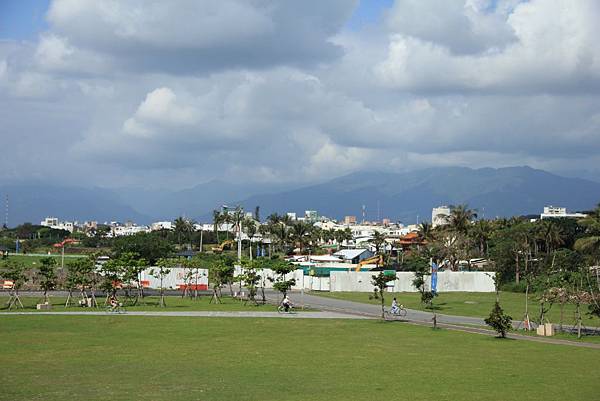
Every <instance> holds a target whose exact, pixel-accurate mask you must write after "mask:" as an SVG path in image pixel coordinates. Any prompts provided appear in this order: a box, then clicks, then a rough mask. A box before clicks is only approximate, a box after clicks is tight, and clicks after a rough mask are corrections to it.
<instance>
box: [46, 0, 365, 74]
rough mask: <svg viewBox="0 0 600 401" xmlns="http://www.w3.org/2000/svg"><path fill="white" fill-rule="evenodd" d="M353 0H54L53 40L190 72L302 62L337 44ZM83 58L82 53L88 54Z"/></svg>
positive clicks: (116, 60) (326, 55)
mask: <svg viewBox="0 0 600 401" xmlns="http://www.w3.org/2000/svg"><path fill="white" fill-rule="evenodd" d="M356 4H357V1H355V0H334V1H325V2H324V1H318V0H310V1H301V2H295V1H283V2H279V1H269V0H253V1H247V0H223V1H216V2H215V1H210V0H206V1H197V0H180V1H177V2H175V3H173V2H165V1H160V0H153V1H139V0H134V1H128V2H126V3H123V2H121V1H116V0H114V1H113V0H111V1H103V2H96V1H87V0H86V1H73V0H57V1H55V2H53V4H52V6H51V8H50V11H49V13H48V20H49V22H50V25H51V28H52V31H53V32H54V33H55V34H56V35H57V38H59V39H56V40H62V41H63V42H64V43H65V44H66V46H72V48H73V53H74V54H76V53H77V52H80V51H83V52H86V51H87V52H88V53H89V52H94V53H98V54H99V55H101V56H103V57H106V58H107V59H108V60H109V61H110V63H111V64H112V65H114V66H117V67H118V68H121V69H131V70H141V71H152V72H159V73H162V72H169V73H178V74H181V73H184V74H192V73H198V72H203V71H218V70H221V69H228V68H266V67H270V66H273V65H281V64H284V65H293V66H307V65H314V64H318V63H322V62H328V61H331V60H333V59H335V58H336V57H339V56H341V55H342V52H343V49H342V48H341V47H340V46H337V45H335V44H334V43H332V42H331V41H330V38H331V37H332V36H333V35H335V34H336V33H337V32H338V31H339V30H340V29H341V28H342V27H343V25H344V24H345V22H346V21H347V20H348V18H349V17H350V15H351V14H352V11H353V10H354V8H355V7H356ZM88 57H89V55H88Z"/></svg>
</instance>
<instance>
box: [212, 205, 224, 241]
mask: <svg viewBox="0 0 600 401" xmlns="http://www.w3.org/2000/svg"><path fill="white" fill-rule="evenodd" d="M222 222H223V214H221V212H219V211H218V210H216V209H215V210H213V230H214V231H215V236H216V237H217V244H219V243H220V241H219V226H220V225H221V223H222Z"/></svg>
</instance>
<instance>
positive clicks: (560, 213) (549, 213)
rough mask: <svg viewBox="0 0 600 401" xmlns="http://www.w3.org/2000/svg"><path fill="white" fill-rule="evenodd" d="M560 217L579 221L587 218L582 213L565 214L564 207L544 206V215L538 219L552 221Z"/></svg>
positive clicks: (565, 209)
mask: <svg viewBox="0 0 600 401" xmlns="http://www.w3.org/2000/svg"><path fill="white" fill-rule="evenodd" d="M561 217H571V218H576V219H581V218H584V217H587V214H584V213H567V208H566V207H559V206H544V213H542V214H541V215H540V219H542V220H543V219H554V218H561Z"/></svg>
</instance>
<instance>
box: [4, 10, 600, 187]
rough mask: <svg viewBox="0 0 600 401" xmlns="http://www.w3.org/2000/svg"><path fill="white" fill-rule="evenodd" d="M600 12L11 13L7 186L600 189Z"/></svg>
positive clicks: (7, 25) (7, 17)
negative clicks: (514, 176)
mask: <svg viewBox="0 0 600 401" xmlns="http://www.w3.org/2000/svg"><path fill="white" fill-rule="evenodd" d="M598 21H600V2H598V1H597V0H529V1H519V0H493V1H492V0H447V1H444V2H440V1H437V0H395V1H394V0H379V1H377V0H374V1H356V0H331V1H326V2H323V1H319V0H306V1H302V2H291V1H290V2H281V1H270V0H222V1H218V2H215V1H212V0H210V1H209V0H207V1H197V0H178V1H170V2H165V1H161V0H130V1H126V2H123V1H118V0H104V1H96V0H53V1H44V0H38V1H35V0H0V122H1V123H0V141H1V142H0V143H2V150H3V152H2V157H1V158H0V183H2V182H21V181H32V180H43V181H48V182H57V183H62V184H69V185H78V186H100V187H107V188H122V187H136V188H138V187H139V188H152V189H157V188H158V189H160V188H170V189H180V188H185V187H191V186H194V185H196V184H198V183H201V182H206V181H210V180H212V179H221V180H226V181H231V182H245V183H261V184H269V183H273V184H281V183H289V182H296V183H298V184H308V183H312V182H317V181H324V180H326V179H328V178H333V177H337V176H340V175H343V174H347V173H350V172H353V171H361V170H381V171H407V170H413V169H417V168H425V167H434V166H468V167H474V168H477V167H487V166H490V167H503V166H516V165H529V166H532V167H535V168H541V169H545V170H548V171H553V172H557V173H560V174H564V175H570V176H579V177H585V178H595V177H599V176H600V42H599V41H598V40H597V38H598V37H600V24H598Z"/></svg>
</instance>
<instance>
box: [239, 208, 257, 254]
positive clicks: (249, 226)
mask: <svg viewBox="0 0 600 401" xmlns="http://www.w3.org/2000/svg"><path fill="white" fill-rule="evenodd" d="M243 226H244V229H245V230H246V235H248V239H249V242H250V244H249V245H248V247H249V248H250V260H252V238H254V236H255V235H256V233H257V232H258V227H257V226H256V221H254V219H249V218H248V219H245V220H244V224H243Z"/></svg>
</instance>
